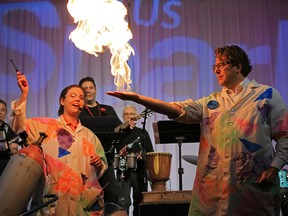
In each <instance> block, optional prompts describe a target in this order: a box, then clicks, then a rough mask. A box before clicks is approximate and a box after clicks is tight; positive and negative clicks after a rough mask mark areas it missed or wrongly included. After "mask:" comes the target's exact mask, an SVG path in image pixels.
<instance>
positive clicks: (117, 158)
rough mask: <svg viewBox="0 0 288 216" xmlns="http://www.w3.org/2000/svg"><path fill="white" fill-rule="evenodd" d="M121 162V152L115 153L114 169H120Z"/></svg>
mask: <svg viewBox="0 0 288 216" xmlns="http://www.w3.org/2000/svg"><path fill="white" fill-rule="evenodd" d="M119 162H120V156H119V154H115V156H114V161H113V167H114V169H118V168H119Z"/></svg>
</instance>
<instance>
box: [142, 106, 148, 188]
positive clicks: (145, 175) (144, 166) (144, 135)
mask: <svg viewBox="0 0 288 216" xmlns="http://www.w3.org/2000/svg"><path fill="white" fill-rule="evenodd" d="M147 113H148V109H147V108H146V109H145V110H144V116H143V122H142V134H143V136H142V142H141V148H142V149H141V151H142V160H143V172H144V173H143V174H144V184H146V183H147V171H146V144H145V142H146V129H145V127H146V120H147Z"/></svg>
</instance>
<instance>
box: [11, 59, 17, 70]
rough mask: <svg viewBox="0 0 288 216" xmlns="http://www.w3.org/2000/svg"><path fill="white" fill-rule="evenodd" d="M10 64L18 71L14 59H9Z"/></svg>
mask: <svg viewBox="0 0 288 216" xmlns="http://www.w3.org/2000/svg"><path fill="white" fill-rule="evenodd" d="M10 62H11V64H12V65H13V67H14V69H15V70H16V72H18V71H19V70H18V68H17V66H16V64H15V63H14V61H13V60H12V59H10Z"/></svg>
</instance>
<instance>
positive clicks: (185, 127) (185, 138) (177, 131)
mask: <svg viewBox="0 0 288 216" xmlns="http://www.w3.org/2000/svg"><path fill="white" fill-rule="evenodd" d="M153 130H154V137H155V143H156V144H166V143H176V142H177V143H178V147H179V168H178V174H179V190H182V175H183V173H184V170H183V168H182V163H181V146H182V143H193V142H199V141H200V134H201V132H200V124H184V123H178V122H174V121H170V120H168V121H158V122H154V123H153Z"/></svg>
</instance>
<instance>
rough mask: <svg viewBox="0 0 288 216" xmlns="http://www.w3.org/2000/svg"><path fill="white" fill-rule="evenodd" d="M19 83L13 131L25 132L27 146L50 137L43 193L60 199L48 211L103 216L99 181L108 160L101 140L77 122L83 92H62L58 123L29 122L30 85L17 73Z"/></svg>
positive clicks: (69, 89)
mask: <svg viewBox="0 0 288 216" xmlns="http://www.w3.org/2000/svg"><path fill="white" fill-rule="evenodd" d="M17 81H18V86H19V88H20V90H21V95H20V97H19V99H18V100H16V101H13V102H12V109H13V113H12V114H13V116H12V117H13V121H12V124H13V128H14V129H15V130H17V131H18V130H19V129H26V132H27V134H28V139H27V140H28V144H31V143H34V142H36V140H37V139H38V138H39V132H44V133H46V134H47V138H46V139H45V140H44V141H43V143H42V145H41V147H42V149H43V152H44V156H45V162H46V172H47V173H45V174H46V176H45V177H46V179H45V180H46V181H45V188H42V189H43V190H44V191H45V193H47V194H57V195H58V197H59V199H58V201H57V204H56V206H55V207H53V208H54V209H53V210H51V208H50V209H49V210H50V211H53V212H55V214H56V215H57V216H58V215H65V216H67V215H101V214H102V213H103V207H104V203H103V195H104V194H103V190H102V188H101V186H100V185H99V183H98V178H99V177H101V176H102V175H103V173H104V172H105V171H106V169H107V160H106V157H105V153H104V150H103V148H102V145H101V143H100V141H99V139H98V138H97V137H96V135H95V134H94V133H93V132H92V131H90V130H89V129H88V128H86V127H84V126H83V125H82V124H81V122H80V121H79V119H78V115H79V113H80V111H81V109H82V108H83V106H84V97H85V95H84V92H83V90H82V89H81V88H80V87H79V86H78V85H70V86H67V87H66V88H64V89H63V91H62V92H61V94H60V97H59V105H60V107H59V111H58V114H59V117H58V118H57V119H54V118H47V117H38V118H32V119H26V113H25V111H26V99H27V95H28V92H29V85H28V82H27V80H26V78H25V76H24V75H23V74H21V73H20V72H18V73H17ZM23 82H26V83H27V85H23V84H22V83H23ZM33 199H34V201H33V202H32V203H37V201H35V197H34V198H33Z"/></svg>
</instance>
